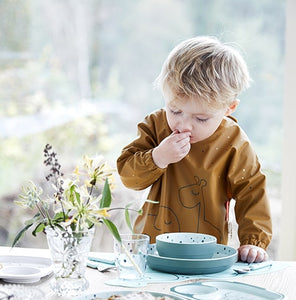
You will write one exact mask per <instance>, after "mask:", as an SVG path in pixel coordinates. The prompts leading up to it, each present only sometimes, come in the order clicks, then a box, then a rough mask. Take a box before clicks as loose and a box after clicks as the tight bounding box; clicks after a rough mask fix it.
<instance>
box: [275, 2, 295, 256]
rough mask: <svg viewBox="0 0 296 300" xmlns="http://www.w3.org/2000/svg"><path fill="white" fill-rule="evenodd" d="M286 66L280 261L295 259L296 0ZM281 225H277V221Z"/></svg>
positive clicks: (289, 8) (290, 10)
mask: <svg viewBox="0 0 296 300" xmlns="http://www.w3.org/2000/svg"><path fill="white" fill-rule="evenodd" d="M286 26H287V27H286V66H285V100H284V126H283V135H284V138H283V141H284V142H283V169H282V212H281V229H280V245H279V259H280V260H296V39H295V37H296V36H295V32H296V1H295V0H286ZM274 226H278V224H274Z"/></svg>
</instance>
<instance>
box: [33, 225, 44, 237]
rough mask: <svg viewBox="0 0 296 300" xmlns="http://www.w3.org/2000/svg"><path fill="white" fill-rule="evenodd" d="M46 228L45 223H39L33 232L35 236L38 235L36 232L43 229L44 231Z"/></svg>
mask: <svg viewBox="0 0 296 300" xmlns="http://www.w3.org/2000/svg"><path fill="white" fill-rule="evenodd" d="M44 229H45V225H44V223H39V224H38V225H37V226H36V227H35V229H34V230H33V232H32V234H33V235H34V236H36V233H38V232H41V231H43V230H44Z"/></svg>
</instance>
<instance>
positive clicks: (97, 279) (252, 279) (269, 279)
mask: <svg viewBox="0 0 296 300" xmlns="http://www.w3.org/2000/svg"><path fill="white" fill-rule="evenodd" d="M7 254H13V255H28V256H46V257H50V255H49V250H47V249H36V248H13V249H12V250H11V248H9V247H0V255H7ZM285 263H287V264H288V265H289V266H288V267H287V268H285V269H282V270H280V271H278V272H272V273H268V274H262V275H250V276H244V277H239V278H234V279H232V280H233V281H238V282H242V283H247V284H252V285H256V286H260V287H263V288H266V289H268V290H271V291H273V292H279V293H282V294H284V295H285V297H286V298H285V299H289V300H294V299H296V261H291V262H285ZM115 277H116V272H106V273H100V272H99V271H97V270H95V269H91V268H87V271H86V278H87V279H88V281H89V283H90V286H89V289H88V292H89V293H90V294H91V293H95V292H98V291H118V290H131V291H135V290H136V289H135V288H123V287H117V286H109V285H106V284H104V282H105V281H107V280H110V279H113V278H115ZM49 281H50V278H45V279H41V281H40V282H38V283H35V284H32V285H34V286H37V287H38V288H40V289H41V290H42V291H43V292H44V293H45V294H46V299H49V300H53V299H60V300H66V299H72V298H69V297H57V296H55V295H54V294H53V293H52V291H51V290H50V287H49ZM186 282H187V283H188V282H194V280H191V281H186ZM183 283H185V282H182V283H180V282H179V283H177V284H183ZM0 284H4V282H3V281H1V280H0ZM177 284H176V282H171V283H159V284H148V285H147V286H145V287H142V288H140V289H141V291H153V292H160V293H169V292H170V288H171V287H173V286H175V285H177Z"/></svg>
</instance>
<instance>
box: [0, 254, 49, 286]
mask: <svg viewBox="0 0 296 300" xmlns="http://www.w3.org/2000/svg"><path fill="white" fill-rule="evenodd" d="M52 270H53V265H52V261H51V259H49V258H46V257H35V256H15V255H1V256H0V279H2V280H3V281H6V282H9V283H32V282H37V281H39V280H40V279H41V278H42V277H44V276H47V275H49V274H50V273H51V272H52Z"/></svg>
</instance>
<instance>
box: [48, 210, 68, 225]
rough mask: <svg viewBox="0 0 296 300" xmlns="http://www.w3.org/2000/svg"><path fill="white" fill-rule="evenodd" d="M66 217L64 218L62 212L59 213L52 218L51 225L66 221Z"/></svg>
mask: <svg viewBox="0 0 296 300" xmlns="http://www.w3.org/2000/svg"><path fill="white" fill-rule="evenodd" d="M67 217H68V216H67V215H65V216H64V212H62V211H60V212H58V213H56V214H55V215H54V217H53V218H52V220H51V221H52V222H53V223H59V222H61V221H64V220H65V219H67Z"/></svg>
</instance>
